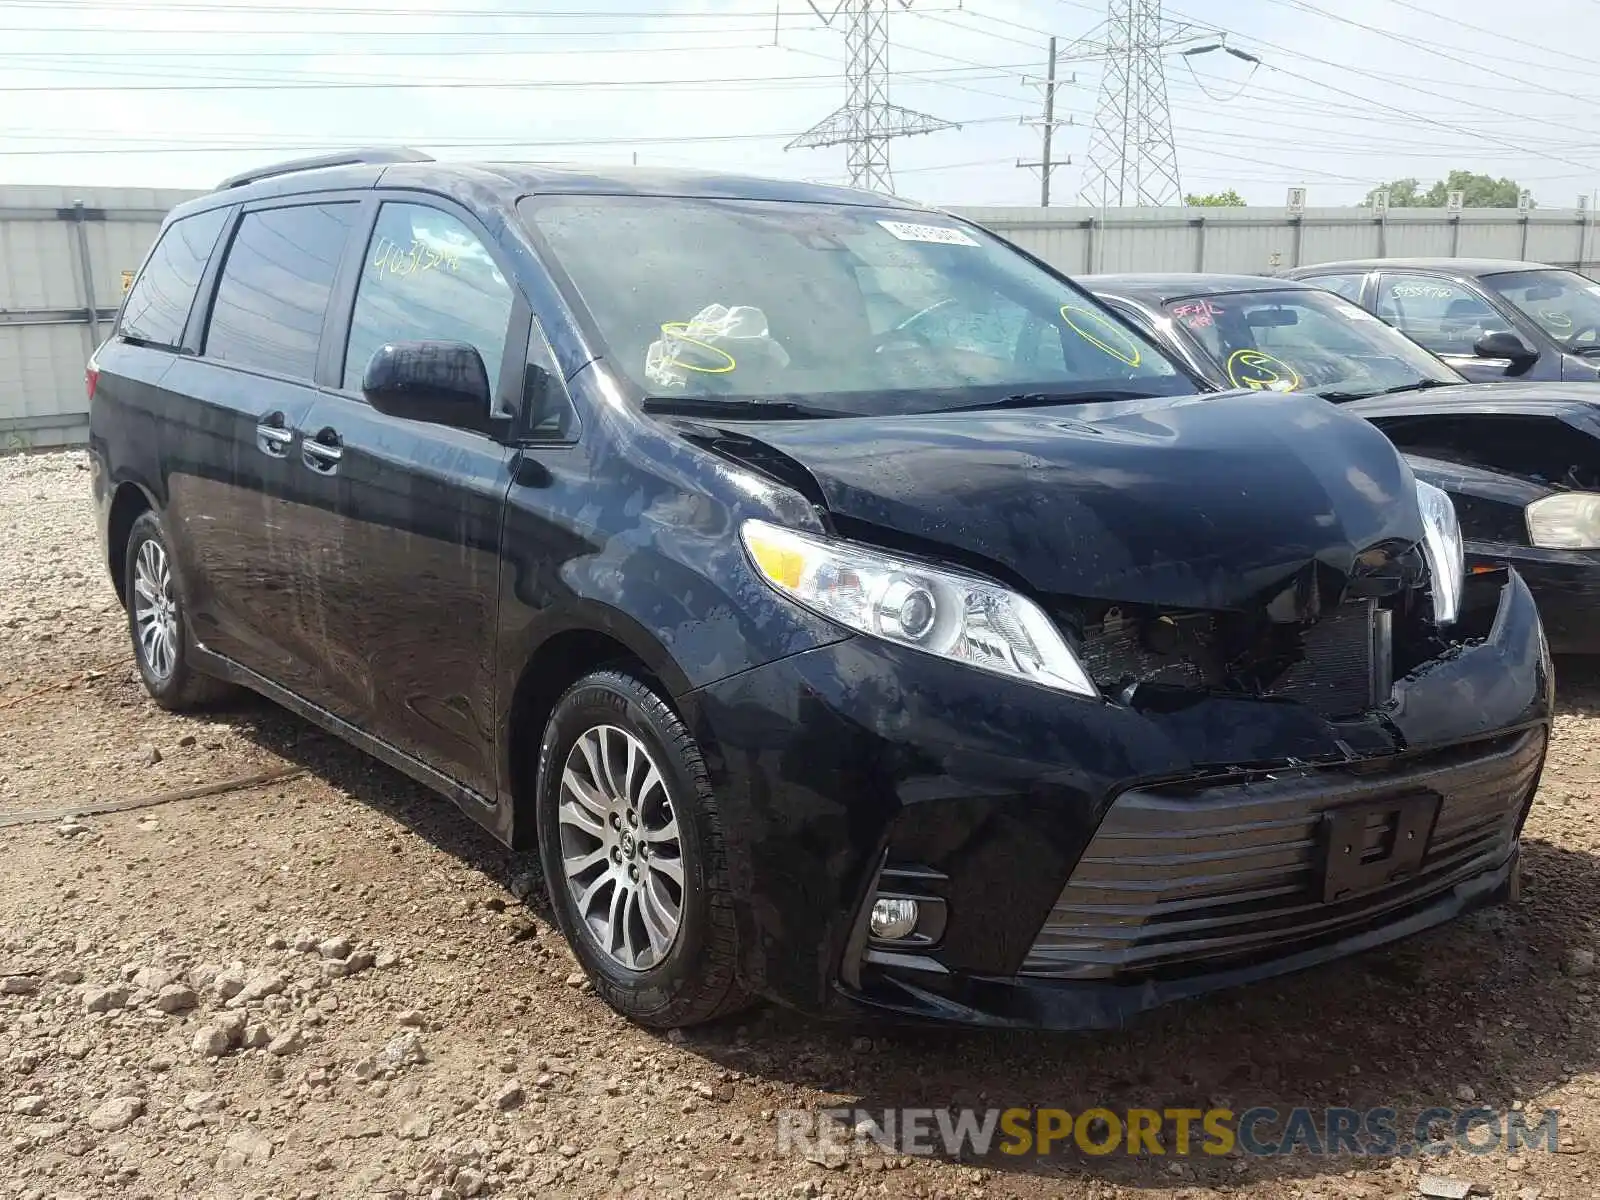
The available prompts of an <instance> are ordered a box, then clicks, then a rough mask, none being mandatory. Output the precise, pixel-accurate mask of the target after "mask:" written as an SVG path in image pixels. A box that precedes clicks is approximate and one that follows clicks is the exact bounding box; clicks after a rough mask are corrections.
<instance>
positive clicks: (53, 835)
mask: <svg viewBox="0 0 1600 1200" xmlns="http://www.w3.org/2000/svg"><path fill="white" fill-rule="evenodd" d="M84 467H85V464H84V462H83V458H82V456H81V455H79V454H75V453H65V454H51V455H40V456H33V457H12V458H5V459H0V516H3V520H4V533H5V537H4V542H3V548H0V1164H4V1165H3V1166H0V1197H4V1196H16V1197H28V1198H30V1200H44V1198H46V1197H49V1198H51V1200H65V1198H68V1197H98V1196H115V1197H129V1198H133V1197H175V1196H182V1197H190V1196H218V1197H223V1196H226V1197H245V1196H252V1197H267V1196H272V1197H283V1198H286V1200H287V1198H289V1197H307V1198H309V1197H345V1196H392V1197H412V1196H417V1197H435V1198H437V1200H449V1198H451V1197H471V1196H495V1197H501V1198H505V1197H522V1198H524V1200H525V1198H527V1197H536V1196H585V1197H587V1196H629V1197H641V1198H642V1197H652V1198H653V1197H664V1196H695V1197H721V1196H745V1197H759V1198H765V1197H771V1196H809V1197H818V1196H834V1197H848V1196H891V1197H897V1196H916V1197H935V1196H950V1197H1003V1196H1019V1197H1030V1198H1031V1197H1047V1196H1063V1197H1075V1198H1076V1197H1082V1198H1090V1197H1094V1198H1099V1200H1104V1198H1109V1197H1131V1196H1135V1195H1138V1196H1148V1197H1151V1198H1152V1200H1166V1198H1176V1197H1191V1198H1199V1197H1214V1196H1224V1195H1226V1196H1247V1197H1259V1198H1263V1200H1265V1198H1272V1200H1280V1198H1284V1200H1286V1198H1289V1197H1305V1198H1311V1197H1322V1198H1326V1200H1334V1198H1338V1200H1344V1198H1346V1197H1369V1198H1377V1197H1406V1196H1416V1195H1418V1194H1419V1174H1420V1173H1422V1172H1424V1171H1425V1172H1426V1173H1429V1174H1434V1175H1440V1176H1445V1177H1447V1178H1449V1179H1453V1180H1457V1181H1461V1182H1470V1183H1472V1184H1474V1185H1476V1186H1477V1190H1476V1191H1475V1192H1474V1194H1478V1195H1481V1194H1493V1195H1495V1196H1499V1197H1518V1198H1521V1200H1532V1198H1534V1197H1539V1198H1541V1200H1558V1198H1560V1200H1589V1198H1591V1197H1594V1196H1596V1195H1600V1115H1597V1114H1600V1020H1597V1013H1596V1004H1595V997H1596V986H1597V984H1600V976H1597V975H1595V974H1593V973H1592V972H1593V969H1594V958H1593V951H1594V950H1595V949H1597V948H1600V918H1597V917H1596V914H1595V910H1596V901H1597V899H1600V858H1597V857H1596V855H1597V852H1600V753H1597V750H1600V668H1594V667H1588V668H1586V667H1584V666H1583V665H1582V664H1562V667H1563V675H1562V680H1561V716H1560V718H1559V720H1558V728H1557V733H1556V741H1555V744H1554V748H1553V750H1552V753H1551V758H1550V763H1549V767H1548V769H1547V771H1546V774H1545V776H1544V781H1543V785H1542V788H1541V790H1540V793H1539V797H1538V801H1537V803H1536V805H1535V808H1534V812H1533V816H1532V818H1531V822H1530V824H1529V829H1528V843H1527V845H1526V851H1525V863H1526V888H1525V893H1524V896H1523V899H1522V901H1521V902H1520V904H1518V905H1516V906H1515V907H1511V908H1504V909H1498V910H1494V911H1490V912H1487V913H1483V914H1480V915H1478V916H1475V917H1473V918H1471V919H1468V920H1466V921H1463V922H1460V923H1457V924H1456V925H1454V926H1452V927H1449V928H1447V929H1445V930H1442V931H1438V932H1435V933H1432V934H1429V935H1427V936H1425V937H1423V938H1420V939H1416V940H1413V941H1411V942H1409V943H1406V944H1404V945H1402V946H1401V947H1399V948H1397V949H1393V950H1391V951H1388V952H1380V953H1376V954H1372V955H1368V956H1366V957H1363V958H1359V959H1356V960H1353V961H1350V962H1346V963H1342V964H1339V965H1336V966H1332V967H1328V968H1325V969H1321V970H1317V971H1313V972H1311V973H1308V974H1305V975H1302V976H1298V977H1295V978H1293V979H1289V980H1286V981H1282V982H1278V983H1272V984H1267V985H1264V986H1257V987H1253V988H1249V989H1245V990H1242V991H1238V992H1234V993H1230V994H1227V995H1223V996H1218V997H1215V998H1212V999H1209V1000H1205V1001H1202V1002H1199V1003H1195V1004H1191V1005H1188V1006H1186V1007H1182V1008H1176V1009H1171V1010H1169V1011H1165V1012H1162V1013H1159V1014H1157V1015H1155V1016H1152V1017H1150V1018H1148V1019H1146V1020H1143V1021H1141V1022H1139V1023H1138V1025H1137V1026H1136V1027H1135V1028H1133V1029H1131V1030H1128V1031H1126V1032H1122V1033H1117V1034H1109V1035H1091V1036H1047V1035H1038V1034H1021V1033H1019V1034H1004V1035H1001V1034H979V1033H971V1032H963V1031H951V1030H912V1031H908V1030H903V1029H891V1028H886V1027H881V1026H875V1025H865V1024H859V1025H844V1026H839V1025H824V1024H818V1023H815V1022H811V1021H807V1020H804V1019H801V1018H798V1017H795V1016H792V1015H790V1014H788V1013H786V1012H782V1011H778V1010H774V1009H771V1008H764V1009H757V1010H754V1011H752V1012H750V1013H748V1014H746V1015H745V1016H744V1017H742V1018H739V1019H737V1020H735V1021H732V1022H729V1023H727V1024H723V1025H718V1026H715V1027H712V1028H705V1029H700V1030H696V1031H691V1032H690V1033H688V1034H687V1036H682V1037H680V1036H678V1035H676V1034H674V1035H673V1036H671V1037H664V1036H658V1035H656V1034H652V1033H649V1032H646V1031H643V1030H641V1029H638V1028H636V1027H634V1026H631V1025H629V1024H628V1023H627V1022H625V1021H623V1020H621V1019H620V1018H618V1017H617V1016H615V1015H613V1014H612V1013H611V1011H610V1010H609V1009H607V1008H606V1007H605V1006H604V1005H603V1004H601V1003H600V1002H599V1001H598V1000H597V999H595V997H594V996H593V995H592V994H591V992H590V991H589V989H588V988H587V986H585V985H584V984H583V982H582V978H581V976H579V975H578V974H576V970H577V968H576V965H575V962H574V960H573V959H572V957H571V956H570V954H569V953H568V952H567V950H566V948H565V946H564V945H563V943H562V942H561V939H560V937H559V936H558V935H557V934H556V933H555V931H554V930H553V928H552V926H551V924H550V922H549V919H548V910H547V908H546V907H545V906H544V902H543V896H542V892H541V890H540V888H541V886H542V885H541V884H540V883H539V881H538V877H537V873H536V871H535V870H534V863H533V862H532V861H531V860H529V859H527V858H524V857H519V856H514V855H512V854H510V853H508V852H507V851H505V850H504V849H502V848H501V847H499V846H497V845H496V844H495V843H493V842H492V841H491V840H490V839H489V838H488V837H487V836H486V835H484V834H482V833H480V832H478V831H477V830H476V829H475V828H474V827H472V826H470V825H469V824H468V822H467V821H466V820H465V819H464V818H461V817H459V816H458V815H457V814H456V813H455V811H454V810H453V809H452V808H450V807H449V806H448V805H446V804H444V803H441V802H439V801H436V800H434V799H433V798H432V797H431V796H430V795H428V794H427V793H425V792H424V791H423V790H422V789H420V788H419V787H417V786H416V785H414V784H412V783H410V782H409V781H407V780H406V779H404V778H402V777H401V776H400V775H398V774H396V773H395V772H393V771H390V770H388V769H387V768H385V767H382V766H380V765H378V764H377V763H375V762H373V761H371V760H369V759H367V758H364V757H363V756H362V755H360V754H358V753H357V752H356V751H354V750H352V749H349V748H347V747H346V746H344V745H342V744H341V743H339V742H337V741H336V740H334V739H332V738H329V737H327V736H324V735H323V734H321V733H319V732H318V731H317V730H315V729H314V728H312V727H310V726H309V725H307V724H305V723H304V722H301V721H299V720H297V719H295V718H293V717H290V716H289V715H288V714H286V713H284V712H282V711H280V710H277V709H275V708H273V707H271V706H269V705H267V704H265V703H260V702H252V701H248V700H247V701H243V702H241V703H240V704H238V705H236V706H234V707H231V708H227V709H224V710H222V711H219V712H217V713H213V714H210V715H207V716H204V717H198V718H196V717H188V718H183V717H175V716H169V715H167V714H164V713H162V712H161V711H160V710H158V709H156V708H155V707H154V706H153V705H151V704H150V703H149V702H148V701H147V700H146V699H145V697H144V695H143V693H142V691H141V690H140V688H139V687H138V685H137V684H136V682H135V680H134V677H133V674H132V670H131V660H130V657H129V651H128V648H127V639H126V633H125V625H124V620H123V616H122V613H121V610H120V609H119V608H118V606H117V604H116V601H115V599H114V598H113V596H112V593H111V590H110V587H109V586H108V584H107V581H106V578H105V573H104V571H103V569H102V566H101V564H100V562H99V558H98V550H97V548H96V544H95V536H94V529H93V515H92V507H91V504H90V501H89V498H88V475H87V473H86V471H85V469H84ZM275 767H287V768H301V769H302V771H303V773H301V774H299V775H297V776H293V777H289V778H284V779H279V780H277V781H274V782H270V783H267V784H265V785H263V786H257V787H255V788H252V789H248V790H242V791H236V792H231V793H226V794H220V795H211V796H204V797H200V798H196V799H190V800H181V801H178V802H175V803H168V804H164V805H161V806H158V807H150V808H142V809H138V810H135V811H126V812H116V813H109V814H105V815H99V816H83V817H80V818H78V819H72V820H65V821H63V820H61V819H59V817H55V816H52V817H49V818H47V819H43V820H40V821H36V822H29V823H20V822H17V821H16V820H15V819H16V818H18V817H19V816H21V815H23V814H27V813H36V812H39V811H40V810H55V809H70V808H72V807H73V806H80V807H87V806H91V805H92V804H94V803H95V802H99V801H104V800H116V799H123V798H133V797H142V796H151V795H156V794H159V793H163V792H167V791H171V790H174V789H182V788H188V787H194V786H200V785H206V784H210V783H214V782H217V781H219V780H228V779H234V778H238V777H243V776H250V775H253V774H257V773H260V772H263V771H266V770H269V769H272V768H275ZM1469 1099H1470V1100H1471V1101H1473V1102H1476V1103H1482V1104H1486V1105H1490V1106H1494V1107H1497V1108H1502V1109H1504V1108H1510V1107H1512V1106H1513V1105H1520V1106H1523V1107H1525V1108H1526V1109H1528V1110H1533V1111H1538V1110H1542V1109H1545V1108H1558V1109H1559V1110H1560V1111H1561V1131H1562V1133H1561V1146H1560V1152H1559V1153H1556V1154H1549V1153H1545V1152H1542V1151H1541V1152H1538V1153H1531V1154H1530V1153H1523V1154H1521V1155H1518V1156H1515V1157H1511V1156H1507V1155H1504V1154H1492V1155H1486V1156H1467V1155H1463V1154H1462V1153H1460V1152H1459V1151H1455V1152H1452V1153H1450V1154H1448V1155H1447V1156H1445V1157H1443V1158H1438V1159H1432V1160H1429V1161H1428V1162H1427V1164H1426V1166H1425V1167H1424V1166H1423V1165H1420V1164H1419V1163H1418V1161H1417V1160H1415V1159H1409V1160H1387V1161H1386V1160H1376V1159H1362V1158H1340V1159H1313V1158H1310V1157H1307V1156H1306V1155H1304V1154H1296V1155H1292V1156H1289V1157H1284V1158H1273V1159H1254V1160H1248V1159H1246V1158H1244V1157H1242V1156H1239V1155H1237V1154H1234V1155H1230V1156H1227V1157H1224V1158H1220V1159H1204V1158H1200V1159H1192V1160H1186V1161H1184V1162H1175V1161H1173V1160H1172V1159H1170V1158H1168V1159H1159V1158H1150V1157H1147V1158H1142V1159H1132V1160H1130V1159H1127V1158H1123V1157H1120V1156H1112V1157H1107V1158H1089V1157H1085V1156H1083V1155H1082V1154H1079V1153H1077V1152H1073V1153H1070V1154H1066V1155H1059V1156H1057V1157H1054V1158H1052V1159H1049V1160H1046V1161H1039V1160H1035V1159H1032V1158H1029V1159H1025V1160H1022V1161H1020V1162H1009V1161H1008V1162H1001V1161H997V1160H996V1159H989V1160H986V1161H984V1162H983V1163H981V1164H974V1163H963V1162H959V1161H947V1160H942V1159H920V1158H917V1159H913V1158H910V1157H891V1156H886V1155H885V1154H883V1153H880V1152H878V1151H876V1150H873V1151H870V1152H865V1153H860V1154H852V1155H850V1156H848V1157H847V1158H846V1159H845V1161H843V1162H842V1163H841V1162H839V1160H838V1159H837V1158H834V1157H830V1156H827V1155H819V1156H818V1157H821V1158H824V1159H825V1160H826V1161H824V1162H820V1163H819V1162H812V1161H808V1160H807V1159H805V1158H804V1157H800V1156H797V1155H794V1154H780V1153H778V1151H777V1148H776V1140H775V1137H776V1123H777V1114H778V1112H779V1111H780V1110H786V1109H807V1110H817V1109H821V1108H827V1107H834V1106H839V1105H855V1106H860V1107H865V1108H873V1109H882V1108H884V1107H888V1106H921V1107H944V1106H949V1105H973V1106H978V1107H989V1106H1007V1105H1012V1104H1020V1105H1028V1104H1039V1105H1050V1106H1061V1107H1065V1108H1068V1109H1071V1110H1073V1111H1080V1110H1082V1109H1085V1108H1089V1107H1092V1106H1097V1105H1100V1106H1107V1107H1110V1108H1113V1109H1121V1108H1127V1107H1134V1106H1147V1107H1156V1108H1161V1107H1172V1106H1185V1107H1193V1108H1201V1109H1204V1108H1210V1107H1214V1106H1226V1107H1231V1108H1233V1109H1235V1110H1242V1109H1244V1108H1247V1107H1250V1106H1252V1105H1276V1106H1278V1107H1280V1108H1283V1109H1288V1108H1291V1107H1294V1106H1296V1105H1304V1106H1309V1107H1313V1108H1322V1107H1326V1106H1350V1107H1354V1108H1358V1109H1365V1108H1370V1107H1374V1106H1382V1105H1388V1106H1391V1107H1394V1108H1396V1109H1398V1110H1400V1111H1401V1113H1402V1114H1406V1113H1414V1112H1416V1111H1418V1110H1421V1109H1423V1108H1426V1107H1429V1106H1432V1105H1441V1106H1446V1107H1455V1108H1460V1107H1463V1106H1464V1105H1465V1103H1466V1102H1467V1101H1468V1100H1469ZM1407 1119H1409V1118H1407Z"/></svg>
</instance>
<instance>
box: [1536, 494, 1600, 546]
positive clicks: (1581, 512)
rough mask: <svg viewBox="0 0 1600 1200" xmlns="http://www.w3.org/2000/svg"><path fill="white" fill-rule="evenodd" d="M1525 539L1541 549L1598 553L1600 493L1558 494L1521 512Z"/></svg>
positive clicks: (1539, 501)
mask: <svg viewBox="0 0 1600 1200" xmlns="http://www.w3.org/2000/svg"><path fill="white" fill-rule="evenodd" d="M1523 515H1524V516H1526V517H1527V520H1528V540H1529V541H1530V542H1532V543H1533V544H1534V545H1535V546H1538V547H1540V548H1541V549H1544V550H1600V492H1560V493H1558V494H1556V495H1554V496H1546V497H1545V498H1544V499H1542V500H1535V501H1534V502H1533V503H1532V504H1530V505H1528V507H1527V508H1525V509H1524V510H1523Z"/></svg>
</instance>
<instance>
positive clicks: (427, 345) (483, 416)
mask: <svg viewBox="0 0 1600 1200" xmlns="http://www.w3.org/2000/svg"><path fill="white" fill-rule="evenodd" d="M361 394H362V395H364V396H365V397H366V398H367V403H368V404H370V405H372V407H373V408H375V409H377V410H378V411H379V412H381V413H385V414H387V415H388V416H391V417H402V418H404V419H405V420H407V421H426V422H427V423H429V424H430V425H449V426H451V427H453V428H456V429H473V430H477V431H478V432H480V433H482V432H487V431H488V429H489V427H490V426H489V420H490V418H489V405H490V397H489V372H488V371H487V370H485V369H484V365H483V356H482V355H480V354H479V353H478V351H477V349H476V347H473V346H469V345H467V343H465V342H388V343H386V344H384V345H383V346H380V347H379V348H378V352H377V353H376V354H374V355H373V356H372V361H370V362H369V363H367V369H366V372H365V373H364V374H363V375H362V377H361Z"/></svg>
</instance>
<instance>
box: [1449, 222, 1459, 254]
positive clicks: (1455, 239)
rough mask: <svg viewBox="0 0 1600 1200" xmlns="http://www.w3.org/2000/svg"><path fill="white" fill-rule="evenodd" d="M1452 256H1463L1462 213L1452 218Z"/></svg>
mask: <svg viewBox="0 0 1600 1200" xmlns="http://www.w3.org/2000/svg"><path fill="white" fill-rule="evenodd" d="M1450 257H1451V258H1460V257H1461V214H1460V213H1456V214H1455V215H1454V216H1452V217H1451V218H1450Z"/></svg>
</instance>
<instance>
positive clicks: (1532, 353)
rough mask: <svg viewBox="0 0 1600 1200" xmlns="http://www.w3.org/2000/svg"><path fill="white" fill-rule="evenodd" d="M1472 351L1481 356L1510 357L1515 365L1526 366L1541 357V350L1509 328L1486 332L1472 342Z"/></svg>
mask: <svg viewBox="0 0 1600 1200" xmlns="http://www.w3.org/2000/svg"><path fill="white" fill-rule="evenodd" d="M1472 352H1473V353H1474V354H1476V355H1477V356H1478V357H1479V358H1508V359H1510V360H1511V365H1512V366H1514V367H1525V366H1527V365H1528V364H1529V363H1531V362H1532V361H1533V360H1534V359H1536V358H1538V357H1539V352H1538V351H1537V350H1535V349H1534V348H1533V347H1532V346H1530V345H1528V343H1527V342H1525V341H1523V340H1522V336H1521V335H1520V334H1517V333H1513V332H1512V331H1511V330H1509V329H1497V330H1495V331H1494V332H1493V333H1486V334H1484V335H1483V336H1482V337H1480V338H1479V339H1478V340H1477V341H1476V342H1474V343H1473V344H1472Z"/></svg>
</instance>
